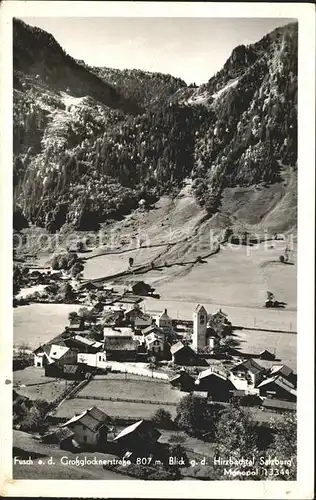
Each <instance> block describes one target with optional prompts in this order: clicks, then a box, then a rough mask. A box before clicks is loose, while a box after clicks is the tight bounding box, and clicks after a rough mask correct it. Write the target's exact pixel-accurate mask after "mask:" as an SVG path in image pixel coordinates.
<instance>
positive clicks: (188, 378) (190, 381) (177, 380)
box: [169, 368, 195, 392]
mask: <svg viewBox="0 0 316 500" xmlns="http://www.w3.org/2000/svg"><path fill="white" fill-rule="evenodd" d="M169 382H170V384H171V385H172V387H176V388H178V389H180V391H185V392H192V391H193V390H194V382H195V378H194V377H192V375H190V374H189V373H188V372H187V371H186V370H185V369H184V368H181V370H180V371H179V372H178V373H177V374H176V375H175V376H174V377H172V378H171V379H170V380H169Z"/></svg>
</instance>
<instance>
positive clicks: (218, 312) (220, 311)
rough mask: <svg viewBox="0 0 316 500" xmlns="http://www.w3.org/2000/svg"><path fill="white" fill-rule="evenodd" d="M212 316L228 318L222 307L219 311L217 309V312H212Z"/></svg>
mask: <svg viewBox="0 0 316 500" xmlns="http://www.w3.org/2000/svg"><path fill="white" fill-rule="evenodd" d="M212 316H213V317H214V316H224V317H225V318H227V314H225V313H224V312H223V311H222V310H221V309H220V310H219V311H217V312H216V313H214V314H212Z"/></svg>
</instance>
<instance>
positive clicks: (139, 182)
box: [13, 20, 297, 231]
mask: <svg viewBox="0 0 316 500" xmlns="http://www.w3.org/2000/svg"><path fill="white" fill-rule="evenodd" d="M13 36H14V39H13V48H14V172H13V176H14V178H13V180H14V202H15V215H16V217H15V222H16V225H17V226H21V225H22V224H23V217H22V216H21V212H22V213H23V215H24V216H25V217H26V219H27V220H28V221H33V222H35V223H36V224H37V225H42V226H45V227H46V228H48V229H49V230H51V231H55V230H57V229H59V228H60V227H61V226H62V225H63V224H64V223H69V224H72V225H73V226H74V227H75V228H76V229H94V228H96V227H97V226H98V224H99V223H102V222H106V221H108V220H109V219H114V218H117V217H119V216H120V215H122V214H124V213H128V212H129V211H131V210H133V209H134V208H136V207H137V205H138V202H139V200H140V199H142V198H145V199H147V200H148V201H154V200H155V199H157V198H158V197H159V196H161V195H162V194H169V193H170V194H175V193H176V192H177V191H178V190H179V188H180V187H181V184H182V182H183V180H184V179H186V178H192V179H193V180H194V181H193V188H194V192H195V196H196V198H197V200H198V201H199V203H200V205H201V206H203V207H204V208H205V209H206V210H207V211H208V213H209V215H210V216H211V215H212V214H214V213H215V212H216V211H217V210H219V209H220V203H221V195H222V192H223V190H224V188H225V187H234V186H250V185H253V184H259V183H266V184H269V183H274V182H277V181H278V180H279V178H280V169H281V166H282V168H284V165H285V166H286V167H285V168H296V162H297V25H296V24H290V25H287V26H286V27H284V28H279V29H277V30H275V31H274V32H272V33H271V34H269V35H267V36H265V37H264V38H263V39H262V40H260V41H259V42H257V43H256V44H253V45H251V46H247V47H245V46H240V47H237V48H236V49H235V50H234V51H233V52H232V54H231V56H230V58H229V59H228V60H227V62H226V63H225V65H224V67H223V69H222V70H221V71H219V72H218V73H217V74H216V75H215V76H213V77H212V78H211V79H210V80H209V81H208V82H207V83H206V84H204V85H201V86H200V87H197V88H196V87H195V86H186V84H185V83H184V82H183V81H182V80H181V79H177V78H173V77H172V76H170V75H161V74H159V73H147V72H144V71H140V70H124V71H121V70H112V69H109V68H90V67H88V66H87V65H85V64H84V63H83V62H82V61H75V60H74V59H72V58H71V57H69V56H68V55H67V54H65V52H64V51H63V50H62V49H61V47H60V46H59V45H58V43H57V42H56V41H55V39H54V38H53V37H52V36H51V35H49V34H48V33H45V32H44V31H42V30H40V29H38V28H32V27H30V26H28V25H26V24H25V23H23V22H21V21H19V20H15V21H14V31H13ZM24 222H25V221H24Z"/></svg>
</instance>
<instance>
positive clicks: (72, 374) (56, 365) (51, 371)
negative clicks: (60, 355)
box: [45, 361, 86, 380]
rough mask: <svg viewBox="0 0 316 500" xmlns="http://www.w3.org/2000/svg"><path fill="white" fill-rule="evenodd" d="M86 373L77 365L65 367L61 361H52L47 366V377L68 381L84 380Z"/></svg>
mask: <svg viewBox="0 0 316 500" xmlns="http://www.w3.org/2000/svg"><path fill="white" fill-rule="evenodd" d="M85 375H86V372H85V371H83V370H82V368H81V367H80V366H79V365H77V364H72V365H69V364H67V365H63V364H62V363H60V362H59V361H52V362H51V363H49V364H48V365H46V366H45V377H55V378H63V379H66V380H83V379H84V378H85Z"/></svg>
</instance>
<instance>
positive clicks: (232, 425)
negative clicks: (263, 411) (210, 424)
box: [215, 404, 258, 458]
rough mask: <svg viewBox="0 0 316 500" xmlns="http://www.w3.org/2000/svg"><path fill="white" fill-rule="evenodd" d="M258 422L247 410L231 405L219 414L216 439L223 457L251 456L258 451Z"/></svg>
mask: <svg viewBox="0 0 316 500" xmlns="http://www.w3.org/2000/svg"><path fill="white" fill-rule="evenodd" d="M257 435H258V434H257V423H256V422H255V421H254V419H253V418H252V416H251V415H250V413H249V412H248V411H247V410H244V409H242V408H241V407H239V406H238V404H235V405H231V406H230V407H229V408H228V409H226V410H224V411H223V412H222V413H221V415H220V416H219V419H218V422H217V425H216V432H215V441H216V443H217V450H218V452H219V455H220V456H221V457H223V458H224V457H236V458H239V457H251V456H253V455H255V454H256V453H257Z"/></svg>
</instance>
